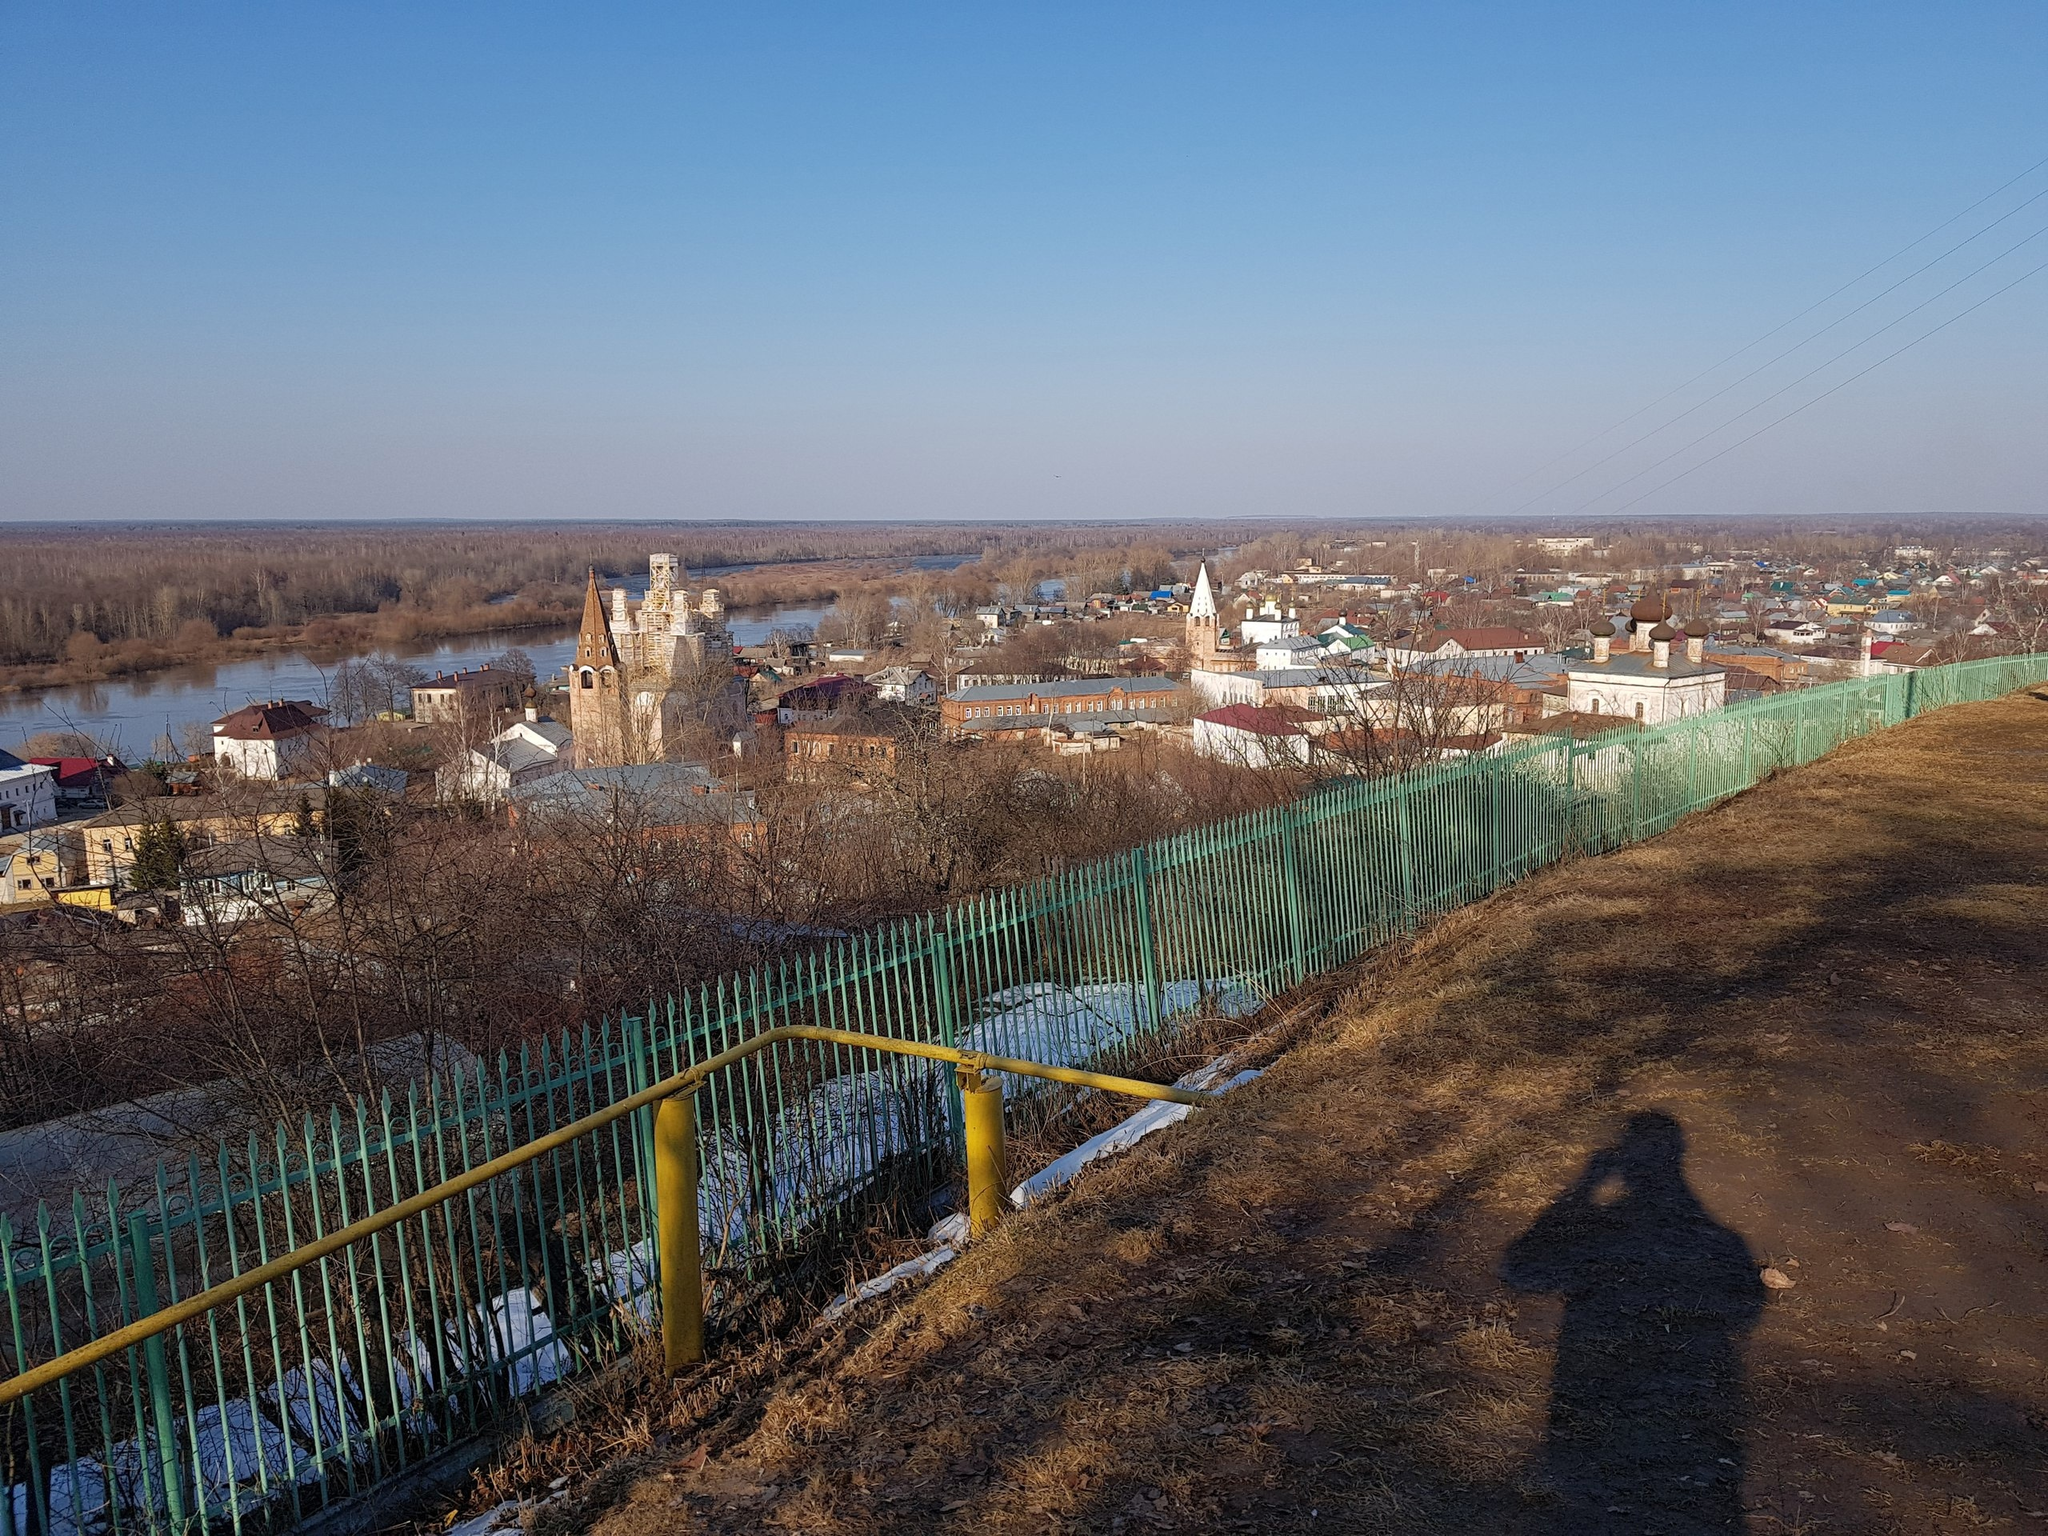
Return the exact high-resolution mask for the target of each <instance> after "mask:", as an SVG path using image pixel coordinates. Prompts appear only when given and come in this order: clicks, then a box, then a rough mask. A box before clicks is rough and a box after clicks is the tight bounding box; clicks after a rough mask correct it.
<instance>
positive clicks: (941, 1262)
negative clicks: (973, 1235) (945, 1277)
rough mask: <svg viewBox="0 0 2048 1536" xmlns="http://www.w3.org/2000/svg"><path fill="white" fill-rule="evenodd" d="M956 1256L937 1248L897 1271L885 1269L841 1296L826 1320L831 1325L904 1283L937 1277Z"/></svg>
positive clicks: (906, 1261)
mask: <svg viewBox="0 0 2048 1536" xmlns="http://www.w3.org/2000/svg"><path fill="white" fill-rule="evenodd" d="M955 1257H957V1253H956V1250H954V1249H952V1248H935V1249H933V1250H932V1251H931V1252H930V1253H926V1254H920V1255H919V1256H918V1257H917V1258H914V1259H905V1260H904V1261H903V1262H902V1263H901V1264H898V1265H897V1266H896V1267H895V1268H894V1269H885V1270H883V1271H882V1272H881V1273H880V1274H879V1275H876V1276H875V1277H874V1278H873V1279H871V1280H863V1281H861V1283H860V1284H859V1285H856V1286H855V1287H854V1288H853V1289H852V1290H850V1291H847V1292H844V1293H842V1294H841V1295H840V1296H838V1297H837V1298H836V1299H835V1300H834V1301H833V1303H832V1305H831V1306H829V1307H827V1308H826V1309H825V1311H824V1316H823V1321H825V1322H828V1323H829V1322H831V1321H832V1320H833V1319H834V1318H836V1317H838V1316H839V1315H840V1314H841V1313H843V1312H844V1311H846V1309H847V1308H849V1307H855V1306H859V1305H860V1303H862V1302H864V1301H872V1300H873V1299H874V1298H875V1297H877V1296H879V1295H881V1294H882V1293H883V1292H884V1291H888V1290H892V1289H894V1288H895V1286H896V1285H897V1284H898V1283H899V1282H901V1281H904V1280H916V1279H920V1278H922V1277H924V1276H926V1275H935V1274H937V1273H938V1272H939V1271H940V1270H941V1269H943V1268H945V1267H946V1265H948V1264H950V1263H952V1262H953V1260H954V1258H955Z"/></svg>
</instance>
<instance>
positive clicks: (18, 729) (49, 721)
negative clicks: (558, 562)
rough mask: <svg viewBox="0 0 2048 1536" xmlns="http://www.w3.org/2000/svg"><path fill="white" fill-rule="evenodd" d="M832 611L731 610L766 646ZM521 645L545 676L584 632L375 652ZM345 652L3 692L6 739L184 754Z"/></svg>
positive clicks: (483, 637)
mask: <svg viewBox="0 0 2048 1536" xmlns="http://www.w3.org/2000/svg"><path fill="white" fill-rule="evenodd" d="M625 585H626V586H627V587H629V588H632V589H635V590H637V589H639V588H642V587H644V586H645V585H646V578H645V577H644V576H643V577H641V578H640V580H639V581H638V582H627V583H625ZM831 611H832V607H831V605H830V604H829V603H828V604H824V605H821V606H817V607H799V606H788V607H776V608H764V609H751V610H747V611H740V610H734V611H732V612H730V613H728V614H727V615H726V626H727V627H728V628H729V629H730V630H731V631H732V637H733V639H734V640H735V641H736V642H737V643H739V644H741V645H758V644H760V643H761V642H762V641H764V640H766V639H767V638H768V634H769V631H770V630H773V629H777V628H789V627H793V626H795V625H799V624H807V625H810V626H812V627H813V628H815V627H816V626H817V625H818V623H819V622H820V621H821V620H823V619H824V617H825V616H826V615H827V614H828V613H830V612H831ZM515 646H516V647H517V648H518V649H520V650H522V651H524V652H525V653H526V654H527V655H528V656H529V657H531V658H532V659H533V669H534V672H535V673H536V675H538V676H540V677H543V678H545V677H547V676H549V675H550V674H552V673H555V672H559V671H560V670H561V669H562V668H563V667H565V666H567V665H568V663H569V661H570V659H571V658H572V657H573V656H574V655H575V654H576V630H575V628H574V626H569V627H566V628H562V629H525V630H518V631H509V632H501V633H495V634H493V633H484V634H479V635H464V636H462V637H460V638H459V639H452V640H444V641H440V642H432V643H422V644H419V645H414V646H396V647H393V648H391V649H389V650H384V651H379V652H378V653H377V654H378V655H382V656H395V657H397V658H399V659H401V660H404V661H408V662H411V663H412V664H413V665H414V666H417V667H420V668H422V669H424V670H425V671H427V672H430V673H432V672H447V671H452V670H454V669H455V668H456V667H475V666H481V665H482V664H483V663H484V662H487V661H489V660H491V659H492V658H493V657H496V656H500V655H503V654H504V652H505V651H506V650H508V649H510V648H512V647H515ZM343 659H344V658H343V657H341V656H339V655H331V654H323V655H321V656H320V657H318V658H317V659H316V658H315V657H312V656H308V655H306V654H304V653H303V652H299V651H280V652H277V653H276V654H274V655H269V656H260V657H256V658H253V659H251V660H247V661H230V662H222V663H220V664H218V665H214V664H210V663H204V662H201V663H195V664H193V665H190V666H182V667H172V668H169V669H167V670H165V671H161V672H151V673H149V674H147V675H145V676H141V677H132V678H122V679H119V680H116V681H111V682H104V683H80V684H78V685H76V686H73V687H69V688H43V689H38V690H37V691H35V692H33V693H16V694H5V695H0V746H4V747H7V748H9V749H11V750H14V751H19V750H20V748H21V745H22V743H23V742H24V741H26V740H27V739H28V738H29V737H30V736H32V735H34V734H35V733H36V732H38V731H68V730H76V731H83V732H85V733H87V734H88V735H90V736H92V737H93V738H94V739H95V740H97V741H102V742H105V743H106V744H107V745H108V746H110V747H112V748H113V749H114V750H115V751H117V752H119V753H120V754H121V755H122V756H123V757H125V758H127V759H128V760H129V761H131V762H135V761H139V760H140V759H142V758H144V757H147V756H150V755H151V754H155V755H158V756H182V755H183V754H182V753H181V752H174V751H172V750H170V745H169V744H171V743H175V742H177V741H178V739H179V727H181V726H183V725H186V724H189V723H191V722H193V721H210V720H217V719H219V718H220V717H221V716H222V715H225V714H227V713H229V712H230V711H231V710H236V709H240V708H241V707H242V706H243V705H244V704H247V703H249V702H250V701H251V700H254V699H311V700H312V701H313V702H314V703H316V704H321V703H325V702H326V699H327V686H328V681H329V679H331V678H332V677H333V676H334V669H335V668H336V667H337V666H339V665H340V664H341V662H342V660H343Z"/></svg>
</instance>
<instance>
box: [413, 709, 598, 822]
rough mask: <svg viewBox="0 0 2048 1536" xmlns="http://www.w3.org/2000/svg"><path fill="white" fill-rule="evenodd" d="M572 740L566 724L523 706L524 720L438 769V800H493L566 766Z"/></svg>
mask: <svg viewBox="0 0 2048 1536" xmlns="http://www.w3.org/2000/svg"><path fill="white" fill-rule="evenodd" d="M575 744H576V738H575V737H574V736H573V735H572V734H571V733H570V731H569V728H568V727H567V726H565V725H562V724H560V723H558V722H556V721H554V720H548V719H544V718H543V717H542V716H541V715H540V713H539V712H538V711H537V710H534V709H529V710H527V711H526V718H525V719H523V720H515V721H513V722H512V724H510V725H508V726H506V727H505V729H504V730H502V731H500V732H499V733H498V734H497V735H496V736H493V737H492V738H491V739H490V740H489V741H487V742H485V743H484V744H483V745H482V746H480V747H472V748H471V749H469V750H468V751H467V752H465V753H463V754H462V756H461V757H460V758H458V759H457V760H456V761H454V762H452V763H449V764H447V765H445V766H444V767H442V768H441V770H440V771H439V772H438V773H436V774H435V775H434V788H435V791H436V793H437V794H438V795H439V797H440V798H441V799H442V800H444V801H450V800H477V801H482V802H484V803H486V804H495V803H496V802H498V801H500V800H502V799H504V798H505V796H506V795H507V794H509V793H510V792H511V791H512V790H513V789H514V788H515V787H517V786H518V785H521V784H530V783H532V782H533V781H534V780H535V779H541V778H545V777H547V776H548V775H549V774H551V773H560V772H561V771H562V770H563V769H564V768H566V767H568V766H569V763H570V761H571V759H572V756H573V754H574V750H575Z"/></svg>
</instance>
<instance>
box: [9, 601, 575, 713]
mask: <svg viewBox="0 0 2048 1536" xmlns="http://www.w3.org/2000/svg"><path fill="white" fill-rule="evenodd" d="M578 616H579V610H577V609H575V608H572V607H569V606H567V605H559V606H558V605H555V604H538V603H527V602H512V603H504V604H497V605H492V604H483V603H479V604H477V605H475V606H473V607H468V608H463V609H458V610H455V611H452V612H447V613H437V612H433V611H430V610H421V609H409V608H391V609H386V610H383V611H381V612H377V613H342V614H332V615H327V616H323V617H321V618H317V619H313V620H310V621H309V622H307V623H304V624H277V625H270V626H266V627H263V628H244V629H238V630H236V631H235V632H234V634H232V635H223V636H219V637H217V638H216V639H214V640H212V641H209V642H205V643H203V644H199V645H176V644H170V645H158V644H156V643H154V642H152V641H148V640H129V641H124V642H123V643H121V644H120V645H109V646H102V647H100V648H99V649H98V651H97V652H95V653H92V654H90V655H88V656H86V657H84V658H81V659H78V660H67V661H60V662H49V663H43V664H39V665H23V666H13V667H0V695H19V694H28V693H37V692H40V691H43V690H45V689H51V688H75V687H79V686H82V685H88V684H93V683H108V682H125V681H129V680H132V679H137V678H144V677H148V676H151V675H153V674H157V673H163V672H169V671H172V670H174V669H176V668H179V667H190V666H219V665H222V664H226V663H233V662H240V661H255V660H259V659H262V658H264V657H268V656H277V655H281V654H284V653H287V652H305V653H307V654H309V655H312V656H314V657H315V658H316V659H321V660H331V661H337V662H338V661H341V660H343V659H345V658H347V657H349V656H359V655H364V654H366V653H368V652H371V651H377V650H390V649H393V648H397V647H410V646H418V645H422V644H426V643H429V642H432V641H436V640H454V639H460V638H463V637H465V636H469V635H482V634H498V633H519V632H521V631H529V630H541V629H560V628H561V627H563V626H564V625H568V624H574V623H575V622H576V620H577V618H578Z"/></svg>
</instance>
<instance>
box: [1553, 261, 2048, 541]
mask: <svg viewBox="0 0 2048 1536" xmlns="http://www.w3.org/2000/svg"><path fill="white" fill-rule="evenodd" d="M2036 233H2037V234H2038V233H2039V231H2036ZM2033 238H2034V237H2033V236H2032V235H2029V236H2028V237H2027V239H2029V240H2031V239H2033ZM2025 243H2026V241H2024V240H2023V241H2021V242H2020V244H2021V245H2024V244H2025ZM2014 249H2015V250H2017V249H2018V247H2017V246H2015V247H2014ZM1978 270H1979V271H1982V270H1983V269H1982V268H1979V269H1978ZM2042 272H2048V261H2044V262H2042V263H2041V264H2040V265H2039V266H2037V267H2030V268H2028V269H2027V270H2026V271H2025V272H2022V273H2021V274H2020V275H2019V276H2018V277H2016V278H2014V279H2013V280H2012V281H2011V282H2009V283H2007V284H2006V285H2005V286H2004V287H2003V288H1994V289H1992V290H1991V292H1989V293H1987V294H1985V295H1984V297H1983V298H1981V299H1979V300H1978V301H1977V302H1976V303H1974V304H1972V305H1970V306H1969V308H1968V309H1962V310H1958V311H1957V312H1956V313H1955V314H1953V315H1950V316H1949V317H1948V318H1947V319H1946V320H1944V321H1942V322H1941V324H1939V325H1937V326H1934V327H1932V328H1931V329H1929V330H1926V331H1923V332H1921V333H1920V334H1919V335H1918V336H1915V337H1914V338H1913V339H1912V340H1911V341H1909V342H1907V343H1906V344H1905V345H1904V346H1902V347H1898V348H1896V349H1895V350H1893V351H1890V352H1887V353H1885V355H1884V356H1883V357H1880V358H1879V359H1878V360H1877V361H1876V362H1874V363H1871V364H1869V365H1868V366H1866V367H1863V368H1859V369H1857V370H1856V372H1854V373H1852V374H1850V375H1849V377H1847V378H1846V379H1843V380H1842V381H1841V382H1840V383H1838V384H1831V385H1829V386H1828V387H1827V388H1826V389H1824V390H1822V391H1821V392H1820V393H1819V394H1817V395H1815V396H1814V397H1813V398H1812V399H1811V400H1808V401H1807V402H1806V403H1805V404H1804V405H1795V406H1794V407H1793V408H1792V409H1791V410H1789V411H1787V412H1786V413H1785V414H1784V415H1782V416H1779V417H1777V418H1775V419H1774V420H1771V421H1767V422H1765V423H1764V424H1763V425H1762V426H1760V427H1758V428H1757V429H1756V430H1755V431H1754V432H1751V433H1750V434H1749V435H1748V436H1746V437H1738V438H1737V439H1736V440H1735V441H1734V442H1732V443H1730V444H1729V445H1728V446H1727V447H1725V448H1721V449H1717V450H1716V451H1715V452H1713V453H1710V454H1708V455H1707V456H1706V457H1705V458H1704V459H1701V460H1700V461H1699V463H1697V464H1694V465H1690V466H1688V467H1687V468H1685V469H1681V470H1680V471H1679V472H1678V473H1677V474H1675V475H1673V476H1672V477H1671V478H1670V479H1669V480H1665V481H1663V482H1661V483H1659V484H1657V485H1653V486H1651V487H1650V488H1649V489H1648V490H1647V491H1644V492H1643V493H1642V494H1641V495H1639V496H1634V497H1631V498H1630V499H1629V500H1627V501H1625V502H1623V503H1622V504H1621V505H1620V506H1618V507H1613V508H1610V509H1609V513H1610V515H1611V514H1613V513H1618V512H1626V511H1627V510H1628V509H1629V508H1630V507H1632V506H1634V505H1635V504H1636V503H1637V502H1639V501H1642V500H1644V499H1646V498H1648V497H1651V496H1654V495H1656V494H1657V492H1659V491H1661V490H1663V489H1664V488H1665V486H1669V485H1676V484H1677V483H1678V482H1679V481H1681V480H1683V479H1684V478H1685V477H1686V476H1687V475H1689V474H1691V473H1692V472H1693V471H1694V470H1698V469H1705V468H1706V467H1707V466H1708V465H1709V464H1711V463H1713V462H1714V460H1716V459H1718V458H1720V457H1721V456H1722V455H1723V454H1729V453H1733V452H1734V451H1735V450H1736V449H1738V448H1740V447H1741V446H1742V445H1743V444H1744V443H1747V442H1752V441H1754V440H1755V439H1757V438H1759V437H1762V436H1763V435H1764V434H1765V433H1766V432H1768V431H1770V430H1771V428H1773V427H1776V426H1782V425H1783V424H1784V423H1785V422H1788V421H1790V420H1791V419H1792V418H1793V417H1794V416H1797V415H1798V414H1799V413H1800V412H1801V411H1803V410H1805V409H1806V408H1807V407H1808V406H1814V405H1819V404H1820V403H1821V401H1823V400H1825V399H1827V397H1828V396H1829V395H1832V394H1833V393H1835V391H1836V390H1839V389H1846V388H1848V387H1849V386H1850V385H1851V384H1854V383H1855V382H1856V381H1857V380H1858V379H1860V378H1862V377H1863V375H1864V374H1866V373H1870V372H1872V371H1874V370H1876V369H1878V368H1882V367H1883V366H1884V365H1885V364H1886V363H1888V362H1890V361H1891V360H1892V359H1893V358H1895V357H1897V356H1898V355H1899V353H1901V352H1906V351H1910V350H1911V349H1912V348H1914V347H1917V346H1919V345H1920V343H1921V342H1923V341H1925V340H1927V338H1928V337H1930V336H1933V335H1936V334H1937V333H1939V332H1941V331H1945V330H1947V329H1948V328H1949V327H1950V326H1952V325H1954V324H1955V323H1956V322H1957V321H1958V320H1960V319H1962V318H1963V316H1965V315H1967V314H1970V313H1972V312H1974V311H1976V310H1979V309H1982V308H1983V307H1984V306H1985V305H1986V304H1989V303H1990V302H1991V301H1992V300H1993V299H1995V298H1997V297H1998V296H1999V295H2000V294H2002V293H2007V292H2010V291H2011V290H2012V289H2014V288H2017V287H2019V285H2020V284H2021V283H2024V282H2025V281H2026V280H2027V279H2028V278H2030V277H2036V276H2038V275H2039V274H2041V273H2042ZM1937 297H1938V296H1937ZM1899 318H1900V319H1904V318H1905V316H1903V315H1901V316H1900V317H1899ZM1894 323H1896V322H1894ZM1866 339H1867V338H1866ZM1862 344H1863V343H1862V342H1858V343H1857V346H1861V345H1862ZM1821 366H1822V367H1826V366H1827V365H1826V364H1825V363H1824V364H1822V365H1821ZM1819 371H1820V370H1819V369H1815V370H1814V372H1816V373H1817V372H1819ZM1812 376H1813V375H1812V374H1808V375H1807V377H1808V378H1811V377H1812ZM1787 388H1790V386H1789V385H1788V386H1787ZM1751 409H1754V407H1751ZM1744 414H1745V415H1747V414H1748V413H1747V412H1744ZM1724 425H1725V423H1724ZM1715 430H1716V431H1718V430H1719V428H1716V429H1715ZM1709 435H1710V436H1711V435H1712V434H1709ZM1647 472H1648V471H1645V473H1647ZM1624 483H1626V482H1624ZM1615 489H1616V490H1619V489H1620V487H1619V486H1617V487H1615ZM1601 494H1602V495H1608V494H1611V493H1609V492H1604V491H1603V492H1602V493H1601ZM1598 499H1599V497H1595V498H1594V500H1596V501H1597V500H1598Z"/></svg>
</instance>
